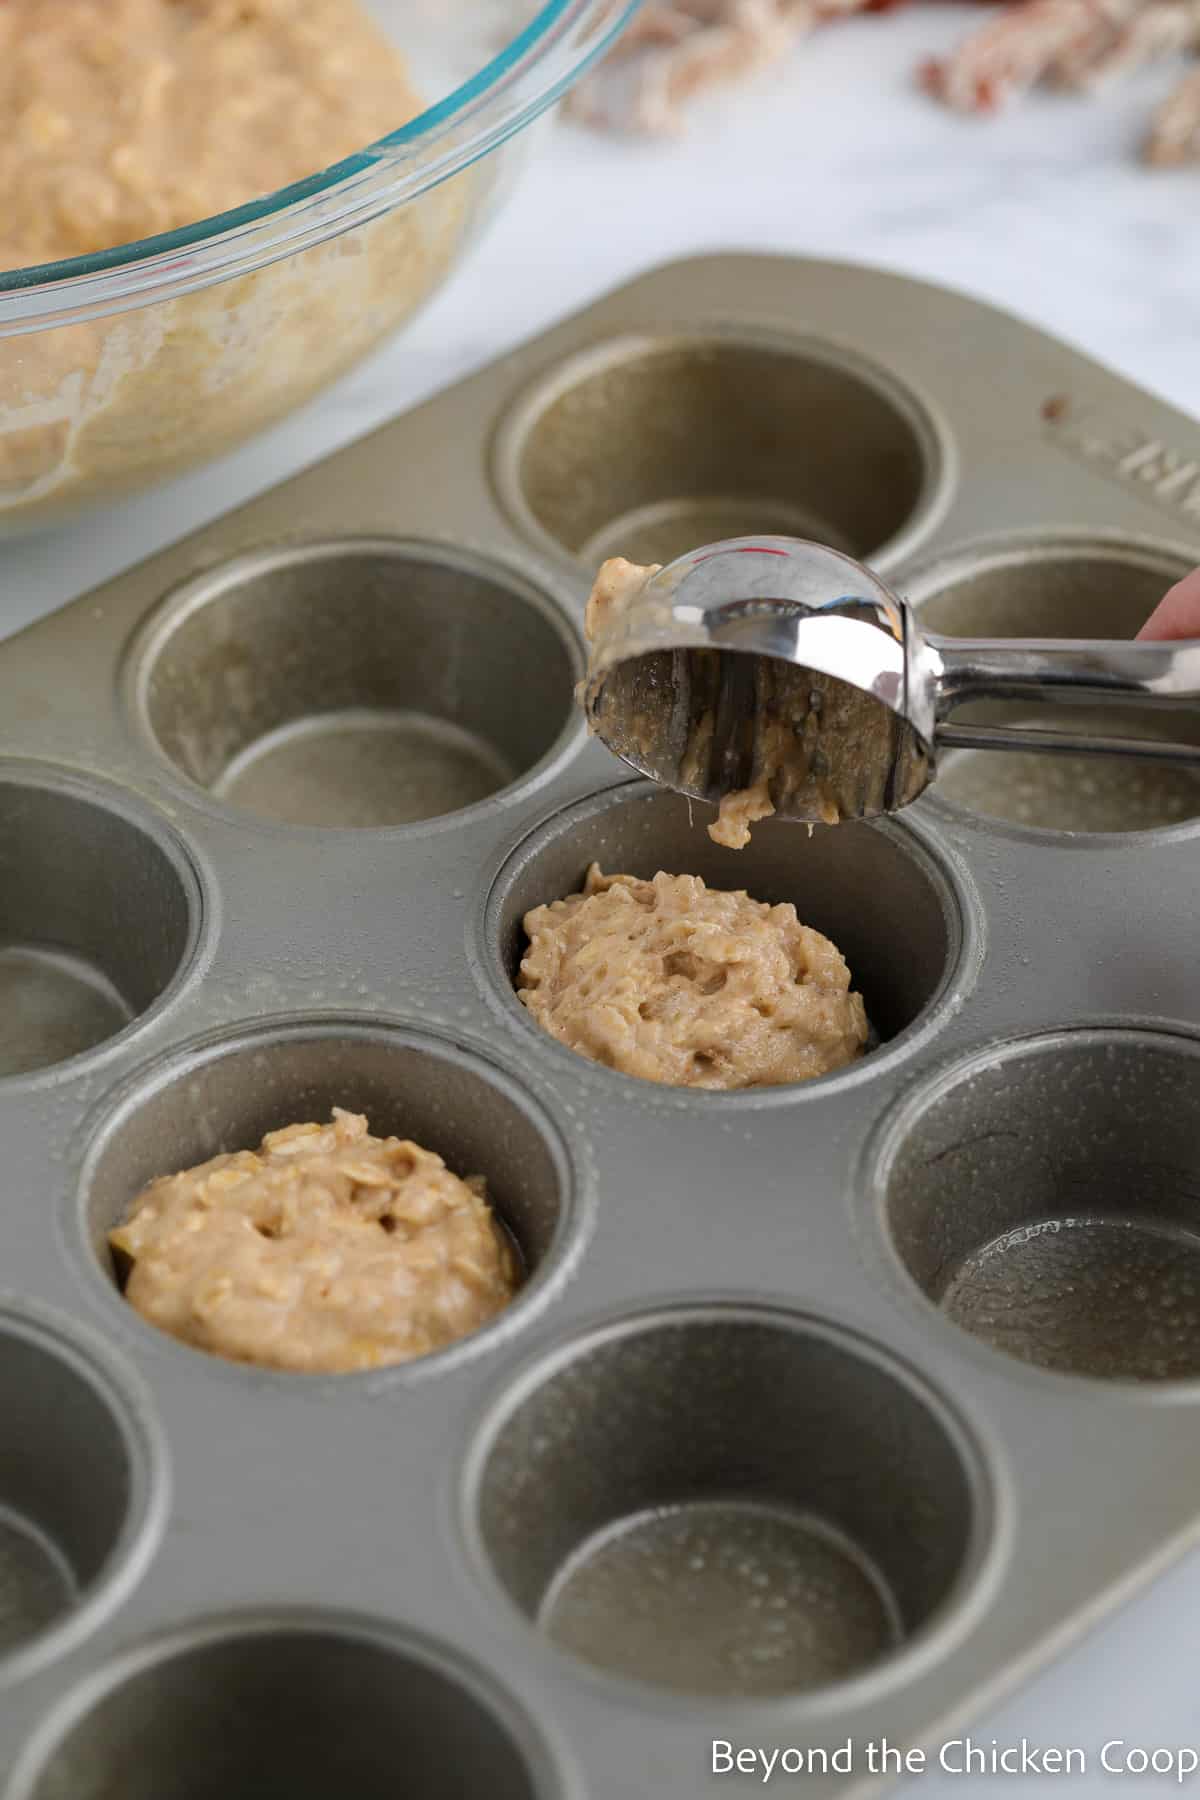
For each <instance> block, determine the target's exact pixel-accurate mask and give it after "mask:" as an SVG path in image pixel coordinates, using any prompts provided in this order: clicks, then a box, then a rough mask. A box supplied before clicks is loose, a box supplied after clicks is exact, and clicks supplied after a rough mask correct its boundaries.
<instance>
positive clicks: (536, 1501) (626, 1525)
mask: <svg viewBox="0 0 1200 1800" xmlns="http://www.w3.org/2000/svg"><path fill="white" fill-rule="evenodd" d="M471 1490H472V1491H471V1496H470V1498H471V1504H472V1508H473V1520H474V1529H475V1531H476V1532H477V1536H478V1543H479V1546H480V1549H481V1551H482V1553H483V1555H484V1557H485V1558H486V1560H487V1562H488V1564H489V1566H490V1568H491V1569H492V1571H493V1573H494V1574H495V1576H496V1577H497V1578H498V1580H499V1582H500V1583H501V1585H502V1587H503V1589H504V1590H505V1592H506V1593H507V1594H508V1596H509V1598H510V1599H511V1600H512V1601H513V1602H514V1603H515V1605H516V1606H517V1607H518V1608H519V1609H520V1610H521V1612H523V1613H524V1614H525V1615H526V1617H527V1618H528V1619H530V1620H531V1621H532V1622H533V1623H534V1624H535V1625H536V1626H537V1627H538V1628H539V1629H540V1630H541V1631H543V1632H544V1633H545V1634H546V1635H547V1636H548V1637H549V1638H551V1639H552V1640H553V1641H554V1642H555V1643H557V1644H558V1645H559V1646H560V1647H561V1648H562V1649H564V1650H566V1651H569V1652H570V1653H571V1654H573V1655H575V1656H577V1657H579V1658H581V1659H582V1660H584V1661H586V1662H589V1663H592V1664H595V1665H596V1666H598V1667H600V1668H602V1669H604V1670H606V1671H608V1672H610V1673H613V1674H617V1675H620V1676H623V1677H624V1678H625V1679H627V1680H631V1681H637V1682H643V1683H647V1684H650V1685H653V1686H657V1687H665V1688H673V1689H675V1690H677V1691H680V1692H684V1693H688V1694H696V1695H714V1696H715V1695H722V1696H739V1697H742V1698H759V1699H763V1698H769V1697H772V1696H778V1695H784V1694H795V1693H800V1692H803V1691H805V1690H809V1689H814V1688H821V1687H827V1686H830V1685H831V1684H834V1683H837V1682H842V1681H846V1680H849V1679H851V1678H852V1677H855V1676H858V1675H860V1674H862V1673H863V1672H865V1671H867V1670H870V1669H872V1668H876V1667H878V1666H879V1665H880V1664H881V1663H882V1662H884V1661H885V1660H886V1659H887V1658H889V1657H890V1656H892V1655H894V1654H895V1653H896V1652H897V1651H898V1650H900V1649H901V1647H902V1646H903V1645H905V1644H906V1643H907V1642H908V1641H909V1640H910V1639H912V1638H913V1637H915V1636H916V1635H917V1634H918V1633H921V1632H923V1631H925V1630H926V1629H927V1628H931V1627H932V1626H933V1624H934V1622H935V1621H936V1620H937V1619H938V1618H939V1617H941V1616H942V1615H943V1614H944V1613H945V1611H946V1610H947V1608H948V1607H949V1606H950V1604H951V1600H952V1596H954V1595H955V1593H956V1591H957V1590H958V1589H959V1587H960V1585H961V1584H962V1583H964V1582H965V1581H966V1580H967V1579H968V1576H969V1574H970V1573H971V1572H972V1571H973V1570H974V1568H975V1567H976V1565H977V1563H978V1561H979V1558H980V1556H981V1555H982V1553H983V1546H984V1544H985V1543H986V1540H987V1537H988V1531H989V1522H988V1521H989V1506H990V1499H989V1489H988V1485H987V1481H986V1477H985V1474H984V1471H983V1468H982V1466H981V1463H980V1461H979V1459H978V1457H977V1455H976V1453H975V1451H974V1448H973V1446H972V1445H971V1443H970V1441H969V1440H968V1438H967V1437H966V1435H965V1434H964V1433H963V1432H962V1431H961V1429H960V1428H959V1426H958V1424H957V1422H956V1421H955V1420H954V1419H953V1417H952V1416H951V1415H950V1413H949V1412H948V1411H947V1410H946V1409H945V1408H944V1407H943V1406H942V1404H941V1403H940V1402H939V1401H938V1399H937V1398H936V1397H935V1396H934V1394H933V1393H932V1392H931V1391H930V1390H928V1389H926V1388H925V1387H924V1385H923V1384H922V1383H921V1382H919V1381H918V1379H917V1378H916V1376H914V1375H912V1374H911V1373H909V1372H908V1371H907V1370H905V1369H903V1368H902V1367H901V1366H900V1365H898V1364H893V1363H892V1362H891V1360H890V1359H889V1358H887V1357H886V1356H885V1355H884V1354H883V1353H882V1352H881V1351H879V1350H877V1349H875V1348H873V1347H872V1346H870V1345H869V1344H867V1343H865V1342H864V1341H862V1340H860V1339H858V1338H856V1337H854V1336H852V1335H850V1334H849V1333H845V1332H842V1331H840V1330H838V1329H836V1328H834V1327H833V1326H831V1325H826V1324H823V1323H821V1322H819V1321H817V1320H813V1319H809V1318H805V1317H801V1316H798V1315H792V1314H788V1313H783V1312H777V1311H773V1310H769V1309H765V1308H764V1309H759V1308H751V1307H739V1306H735V1305H732V1304H730V1305H711V1306H690V1307H679V1308H677V1309H668V1310H663V1311H659V1312H654V1313H650V1314H646V1315H643V1316H640V1317H635V1318H632V1319H627V1320H624V1321H621V1322H620V1323H618V1324H615V1325H611V1326H609V1327H606V1328H602V1329H600V1330H598V1331H596V1332H594V1333H592V1334H591V1335H590V1336H588V1337H586V1338H585V1339H584V1340H583V1341H582V1342H577V1343H576V1344H574V1345H573V1346H572V1347H571V1348H570V1349H569V1350H567V1351H566V1352H563V1353H561V1354H560V1355H559V1356H558V1357H557V1358H555V1359H554V1360H552V1361H551V1362H549V1363H548V1364H545V1365H543V1366H542V1367H541V1368H538V1369H535V1370H534V1371H533V1372H532V1373H531V1375H530V1376H529V1377H528V1378H527V1379H526V1380H525V1381H524V1382H523V1383H522V1384H521V1385H520V1386H519V1388H518V1390H517V1392H516V1395H515V1397H514V1398H512V1399H510V1400H506V1401H505V1402H503V1403H502V1404H501V1407H500V1410H499V1416H498V1417H496V1418H495V1419H494V1420H493V1421H492V1422H491V1423H490V1425H489V1426H488V1428H487V1430H486V1433H485V1437H484V1441H483V1443H482V1445H481V1446H480V1448H479V1449H478V1451H477V1455H476V1459H475V1463H474V1466H473V1471H472V1475H471Z"/></svg>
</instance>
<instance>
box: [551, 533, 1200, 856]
mask: <svg viewBox="0 0 1200 1800" xmlns="http://www.w3.org/2000/svg"><path fill="white" fill-rule="evenodd" d="M594 630H595V636H594V641H593V646H592V656H591V661H590V663H589V668H588V675H587V680H586V682H585V685H584V694H583V700H584V706H585V710H586V712H587V716H588V722H589V724H590V726H591V728H592V730H593V731H594V732H595V734H596V735H597V736H598V737H599V738H600V739H601V741H602V742H603V743H604V744H605V745H607V747H608V748H609V749H610V750H612V751H613V752H614V753H615V754H616V755H617V756H619V757H621V758H622V759H623V760H624V761H625V762H627V763H629V764H630V765H631V766H632V767H633V768H635V769H638V770H640V771H641V773H642V774H644V775H649V776H651V777H652V778H653V779H654V780H655V781H659V782H662V783H664V784H665V785H666V786H668V787H672V788H675V789H677V790H678V791H679V792H681V793H684V794H690V795H693V796H694V797H695V798H697V799H702V800H710V801H719V800H721V799H723V798H724V797H725V796H726V795H727V794H733V793H737V792H740V791H742V790H745V789H748V788H753V787H755V786H756V784H759V783H763V784H765V790H766V791H767V792H768V793H769V796H770V799H771V802H772V803H773V806H774V809H775V811H776V812H777V813H778V814H780V815H782V816H783V817H788V818H793V819H802V820H807V821H809V822H812V821H814V820H824V821H826V822H833V821H834V820H836V819H852V818H866V817H870V816H871V815H873V814H876V813H885V812H895V811H897V810H898V809H899V808H900V807H902V806H906V805H907V804H908V803H909V801H911V800H915V799H916V797H917V795H918V794H920V793H921V792H922V790H923V789H924V788H925V787H927V786H928V784H929V782H930V781H931V780H932V779H933V777H934V772H935V764H936V753H937V751H938V750H939V749H940V748H942V747H947V748H949V747H954V748H960V747H963V748H972V749H984V750H1044V751H1051V752H1052V751H1069V752H1072V753H1074V754H1078V753H1080V752H1084V753H1089V754H1090V753H1095V754H1104V755H1111V754H1114V753H1115V754H1119V755H1122V756H1141V757H1152V758H1155V759H1157V760H1160V761H1176V762H1184V763H1190V764H1193V765H1195V766H1196V767H1197V768H1200V744H1186V743H1171V742H1168V741H1166V740H1159V739H1157V738H1151V739H1146V738H1134V737H1119V736H1118V737H1108V736H1096V735H1095V734H1094V733H1087V732H1074V731H1067V730H1062V729H1059V728H1057V727H1056V728H1055V729H1047V730H1041V729H1033V728H1030V727H1028V726H1009V725H994V726H980V725H972V726H960V727H955V726H953V725H951V724H949V723H948V720H949V718H950V715H951V714H952V713H953V712H954V711H955V709H956V708H958V707H960V706H962V705H964V704H966V703H967V702H968V701H976V700H983V699H988V700H998V699H999V700H1019V701H1022V702H1024V703H1026V704H1029V703H1031V702H1032V703H1034V704H1039V703H1048V702H1052V703H1053V704H1054V706H1055V707H1056V708H1061V707H1062V706H1063V704H1064V703H1070V702H1072V701H1080V702H1087V703H1088V704H1089V705H1091V706H1092V707H1093V708H1094V707H1095V706H1096V705H1097V703H1098V702H1099V703H1101V704H1103V705H1105V706H1106V707H1107V706H1108V705H1110V704H1112V705H1116V704H1118V703H1131V704H1135V705H1136V706H1137V707H1138V709H1139V711H1144V710H1145V709H1146V708H1151V709H1154V710H1157V709H1158V708H1187V707H1191V708H1192V710H1193V712H1194V713H1197V714H1200V641H1196V642H1191V641H1189V642H1185V643H1165V644H1164V643H1153V644H1143V643H1126V642H1103V641H1099V640H1097V641H1094V642H1093V641H1090V640H1072V639H1045V640H1037V641H1034V640H1017V639H1011V638H1008V639H1005V638H999V639H991V638H948V637H941V636H937V635H935V634H934V633H933V632H925V631H922V629H921V627H920V624H919V622H918V619H917V617H916V615H915V614H914V613H913V611H912V610H911V608H910V607H909V606H907V605H906V604H905V602H904V601H903V600H901V599H899V598H898V597H897V596H896V595H895V594H894V593H892V591H891V590H890V588H888V587H887V586H885V584H884V583H883V582H882V581H880V579H879V577H878V576H877V575H873V574H872V573H871V571H870V570H869V569H866V568H864V567H863V565H862V564H861V563H857V562H854V561H853V560H852V559H851V558H850V557H848V556H843V555H842V554H841V553H840V552H839V551H836V550H831V549H829V548H827V547H826V546H825V545H822V544H811V543H805V542H803V541H802V540H800V539H798V538H787V537H761V538H731V539H729V540H727V541H726V542H724V543H719V544H711V545H709V546H707V547H706V548H704V549H700V550H695V551H692V552H691V553H690V554H689V555H687V556H683V557H680V558H679V559H678V560H677V561H675V562H673V563H669V564H667V566H666V567H665V568H663V569H661V570H659V571H658V572H657V573H656V574H654V575H653V576H652V577H651V578H650V579H649V580H648V581H647V582H646V583H645V585H644V586H643V587H641V589H640V591H637V592H634V593H633V594H632V595H631V596H630V598H629V599H628V601H627V602H625V603H624V604H618V605H615V606H614V607H613V608H611V609H610V610H609V611H608V612H607V614H605V615H604V616H602V617H601V618H600V619H599V620H598V622H597V624H596V626H595V627H594Z"/></svg>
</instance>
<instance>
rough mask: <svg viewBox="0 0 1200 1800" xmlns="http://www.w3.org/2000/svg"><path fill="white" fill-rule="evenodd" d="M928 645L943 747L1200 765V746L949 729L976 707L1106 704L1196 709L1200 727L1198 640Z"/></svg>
mask: <svg viewBox="0 0 1200 1800" xmlns="http://www.w3.org/2000/svg"><path fill="white" fill-rule="evenodd" d="M925 646H926V650H927V652H928V653H930V654H929V665H930V666H931V667H932V670H933V673H934V682H935V696H934V714H935V721H936V725H935V731H936V738H937V742H938V744H939V745H945V746H946V747H947V748H956V749H957V748H963V749H978V750H1045V751H1051V752H1053V751H1060V752H1069V753H1071V754H1074V755H1078V754H1080V753H1081V752H1082V753H1085V754H1094V755H1098V756H1112V755H1119V756H1141V757H1153V758H1155V759H1156V760H1160V761H1167V762H1185V763H1195V764H1197V765H1200V743H1197V744H1172V743H1168V742H1167V741H1165V740H1163V741H1159V740H1157V739H1140V738H1120V737H1107V736H1098V735H1097V734H1096V733H1095V732H1074V731H1068V730H1061V729H1055V730H1046V731H1041V730H1038V729H1037V728H1035V727H1032V726H1022V725H988V726H952V725H948V724H945V723H944V721H945V720H947V719H948V718H949V716H950V714H952V713H953V712H954V711H955V709H956V708H957V707H959V706H964V705H966V704H967V702H968V701H974V700H1024V701H1027V702H1032V703H1034V704H1035V705H1045V704H1052V705H1055V706H1061V705H1062V704H1063V703H1064V702H1066V703H1068V704H1070V703H1080V704H1092V705H1095V704H1096V702H1097V701H1101V702H1104V703H1105V704H1109V705H1112V704H1117V705H1134V706H1137V707H1138V708H1139V709H1155V710H1157V709H1159V708H1161V709H1162V710H1163V711H1165V712H1179V711H1186V710H1188V709H1191V710H1193V711H1194V713H1195V717H1196V721H1197V724H1198V725H1200V639H1183V640H1175V641H1173V642H1169V643H1127V642H1125V641H1123V640H1114V641H1111V642H1105V641H1101V640H1098V639H1097V640H1093V639H1087V638H1081V639H1071V638H1042V639H1027V640H1026V639H1022V640H1017V639H1013V638H945V637H938V636H935V635H934V634H933V633H932V632H931V633H929V634H928V635H927V637H926V639H925Z"/></svg>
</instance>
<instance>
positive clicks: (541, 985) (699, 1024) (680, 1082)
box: [518, 863, 867, 1088]
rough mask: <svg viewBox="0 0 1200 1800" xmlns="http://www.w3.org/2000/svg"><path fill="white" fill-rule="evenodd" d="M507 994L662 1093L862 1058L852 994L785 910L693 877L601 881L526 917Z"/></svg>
mask: <svg viewBox="0 0 1200 1800" xmlns="http://www.w3.org/2000/svg"><path fill="white" fill-rule="evenodd" d="M525 931H526V933H527V935H528V938H529V948H528V950H527V951H526V953H525V956H524V959H523V960H522V963H521V972H520V980H519V990H518V991H519V993H520V997H521V999H522V1001H523V1002H524V1003H525V1005H526V1006H527V1007H528V1008H529V1011H530V1012H531V1013H532V1014H533V1016H534V1018H535V1019H536V1020H537V1021H538V1023H539V1024H540V1025H541V1026H542V1027H543V1028H544V1029H545V1030H546V1031H548V1032H549V1033H550V1034H551V1036H552V1037H556V1038H557V1039H558V1040H559V1042H560V1043H563V1044H566V1045H567V1046H568V1048H569V1049H571V1050H576V1051H578V1052H579V1054H580V1055H581V1056H587V1057H590V1058H591V1060H592V1061H593V1062H599V1063H604V1064H605V1065H606V1066H607V1067H608V1068H610V1069H619V1070H620V1071H621V1072H622V1073H623V1074H625V1075H640V1076H641V1077H642V1078H643V1079H644V1080H646V1081H661V1082H666V1083H669V1084H670V1085H671V1086H673V1087H698V1088H745V1087H768V1086H774V1085H777V1084H779V1083H781V1082H788V1081H807V1080H809V1079H810V1078H811V1077H812V1076H814V1075H825V1074H828V1073H829V1071H830V1070H831V1069H840V1068H842V1067H843V1066H844V1065H845V1064H846V1063H849V1062H852V1061H853V1060H854V1059H855V1058H856V1057H858V1056H860V1055H861V1054H862V1051H863V1048H864V1046H865V1044H866V1041H867V1021H866V1014H865V1012H864V1009H863V1002H862V996H861V995H860V994H854V993H851V992H850V971H849V969H848V968H847V967H846V964H845V962H844V960H843V958H842V956H841V954H840V952H839V951H838V950H837V948H836V947H835V946H834V945H833V944H831V943H830V941H829V939H828V938H827V937H822V935H821V933H820V932H819V931H812V930H810V929H809V927H808V926H807V925H801V923H800V921H799V920H798V919H797V917H796V909H795V907H794V906H792V905H790V904H785V905H781V906H768V905H766V904H765V902H763V901H761V900H752V899H751V898H750V896H749V895H748V894H746V893H744V892H737V893H723V892H720V891H718V890H715V889H712V888H708V887H706V886H705V884H704V882H703V881H702V880H701V879H700V877H699V876H698V875H667V874H662V873H659V874H657V875H656V876H655V877H654V879H653V881H639V880H638V879H637V877H636V876H633V875H604V874H602V873H601V871H600V869H599V867H598V865H597V864H595V863H593V864H592V866H591V868H590V869H589V870H588V873H587V880H586V882H585V883H584V888H583V892H582V893H580V894H571V895H570V896H568V898H567V899H565V900H555V901H552V902H551V903H550V905H548V906H539V907H535V908H534V910H533V911H532V912H529V913H527V914H526V915H525Z"/></svg>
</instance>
